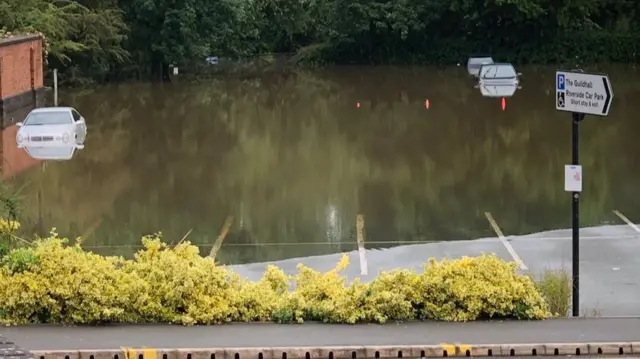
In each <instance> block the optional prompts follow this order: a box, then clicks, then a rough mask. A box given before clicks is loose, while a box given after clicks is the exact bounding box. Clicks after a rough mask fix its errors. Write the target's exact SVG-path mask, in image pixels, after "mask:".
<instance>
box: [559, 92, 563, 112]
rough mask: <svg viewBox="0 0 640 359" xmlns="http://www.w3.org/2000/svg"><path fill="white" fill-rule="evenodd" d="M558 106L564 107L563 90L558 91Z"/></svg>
mask: <svg viewBox="0 0 640 359" xmlns="http://www.w3.org/2000/svg"><path fill="white" fill-rule="evenodd" d="M558 107H559V108H564V92H558Z"/></svg>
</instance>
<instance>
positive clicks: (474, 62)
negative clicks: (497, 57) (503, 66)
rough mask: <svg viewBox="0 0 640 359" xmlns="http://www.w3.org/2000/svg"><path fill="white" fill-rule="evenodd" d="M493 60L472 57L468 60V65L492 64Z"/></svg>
mask: <svg viewBox="0 0 640 359" xmlns="http://www.w3.org/2000/svg"><path fill="white" fill-rule="evenodd" d="M492 63H493V59H492V58H490V57H474V58H472V59H469V64H470V65H484V64H492Z"/></svg>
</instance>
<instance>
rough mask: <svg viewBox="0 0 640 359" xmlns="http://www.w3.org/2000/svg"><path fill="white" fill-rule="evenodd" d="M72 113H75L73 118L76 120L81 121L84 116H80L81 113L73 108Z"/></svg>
mask: <svg viewBox="0 0 640 359" xmlns="http://www.w3.org/2000/svg"><path fill="white" fill-rule="evenodd" d="M71 114H72V115H73V120H74V121H75V122H78V121H80V119H81V118H82V116H80V114H79V113H78V111H76V110H71Z"/></svg>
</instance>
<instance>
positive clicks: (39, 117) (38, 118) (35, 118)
mask: <svg viewBox="0 0 640 359" xmlns="http://www.w3.org/2000/svg"><path fill="white" fill-rule="evenodd" d="M72 122H73V119H72V117H71V116H70V115H69V112H62V111H55V112H53V111H52V112H35V113H32V114H30V115H29V116H28V117H27V119H26V120H24V125H25V126H34V125H35V126H37V125H69V124H71V123H72Z"/></svg>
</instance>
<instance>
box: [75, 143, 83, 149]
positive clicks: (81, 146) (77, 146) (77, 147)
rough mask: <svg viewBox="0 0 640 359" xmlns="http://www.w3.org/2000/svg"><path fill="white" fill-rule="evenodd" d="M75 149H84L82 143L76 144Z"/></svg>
mask: <svg viewBox="0 0 640 359" xmlns="http://www.w3.org/2000/svg"><path fill="white" fill-rule="evenodd" d="M76 149H78V150H82V149H84V144H82V145H80V144H78V145H76Z"/></svg>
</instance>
